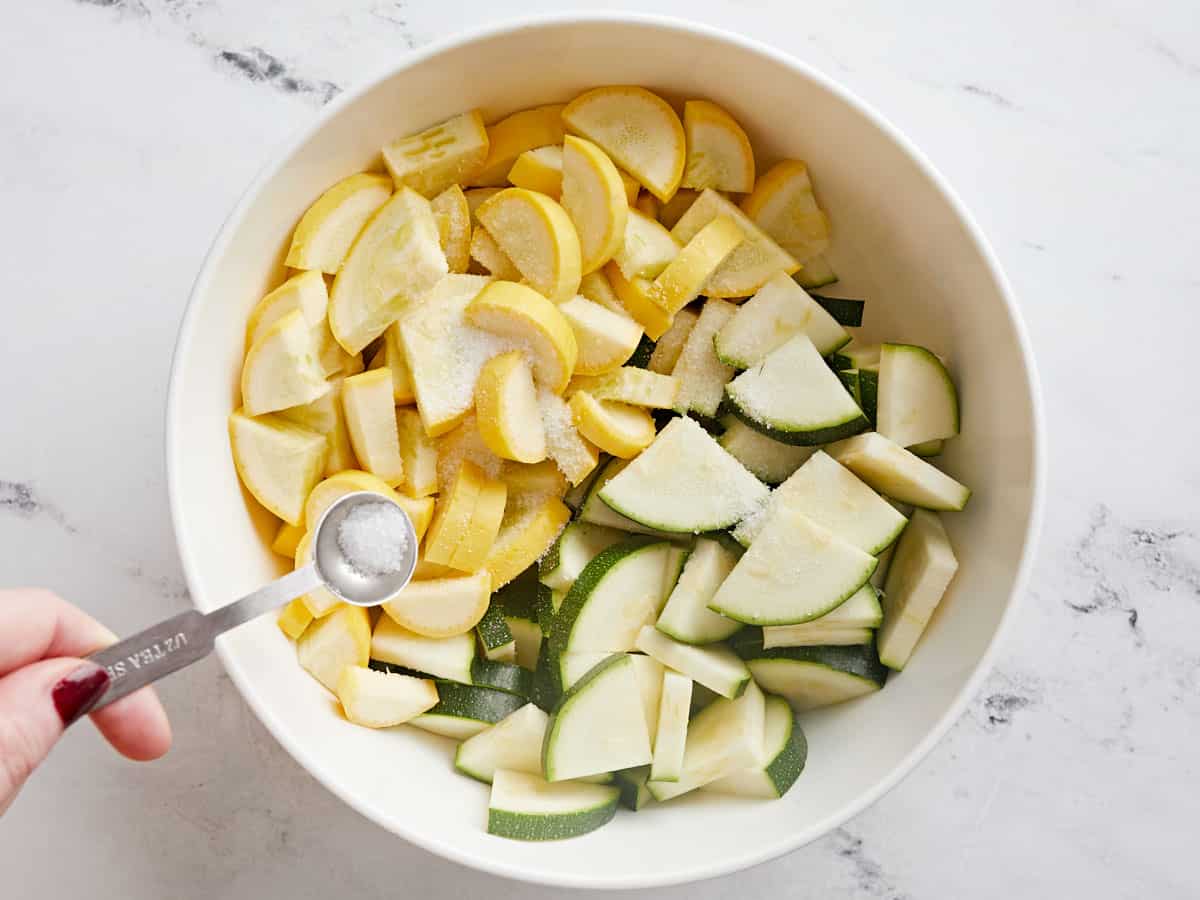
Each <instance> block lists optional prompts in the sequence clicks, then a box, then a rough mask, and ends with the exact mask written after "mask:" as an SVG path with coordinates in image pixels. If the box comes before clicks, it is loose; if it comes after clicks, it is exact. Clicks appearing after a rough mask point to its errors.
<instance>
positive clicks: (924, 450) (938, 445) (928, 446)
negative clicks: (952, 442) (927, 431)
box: [908, 438, 946, 459]
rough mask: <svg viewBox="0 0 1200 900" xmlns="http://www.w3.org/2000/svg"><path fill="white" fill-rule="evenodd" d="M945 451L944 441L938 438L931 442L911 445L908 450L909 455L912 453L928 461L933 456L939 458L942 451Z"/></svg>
mask: <svg viewBox="0 0 1200 900" xmlns="http://www.w3.org/2000/svg"><path fill="white" fill-rule="evenodd" d="M945 449H946V441H945V439H944V438H938V439H937V440H933V441H922V442H921V443H919V444H913V445H912V446H911V447H909V448H908V452H909V453H913V454H915V455H917V456H919V457H921V458H922V459H929V458H930V457H933V456H941V455H942V451H943V450H945Z"/></svg>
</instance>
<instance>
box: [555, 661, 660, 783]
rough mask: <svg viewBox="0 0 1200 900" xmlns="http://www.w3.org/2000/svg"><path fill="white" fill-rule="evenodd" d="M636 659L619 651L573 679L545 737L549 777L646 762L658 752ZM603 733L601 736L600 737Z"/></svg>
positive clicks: (560, 778) (568, 776)
mask: <svg viewBox="0 0 1200 900" xmlns="http://www.w3.org/2000/svg"><path fill="white" fill-rule="evenodd" d="M638 696H639V688H638V684H637V673H636V672H635V670H634V664H633V659H632V658H631V657H630V656H628V655H627V654H624V653H615V654H613V655H612V657H610V658H609V659H608V660H606V661H604V662H602V663H600V665H598V666H596V667H594V668H593V669H592V670H591V671H589V672H588V673H587V674H586V675H584V676H583V677H582V678H580V679H579V681H577V682H575V684H573V685H571V687H570V688H568V689H567V691H566V692H565V693H564V694H563V697H562V700H561V701H560V702H559V704H558V706H557V707H556V708H555V710H554V712H553V713H552V714H551V716H550V722H549V724H548V725H547V727H546V738H545V741H544V742H543V743H542V772H543V774H544V775H545V777H546V780H547V781H565V780H567V779H571V778H580V777H583V776H586V775H599V774H601V773H605V772H614V771H616V770H617V769H628V768H632V767H633V766H644V765H646V764H647V763H649V762H650V761H651V759H652V757H653V754H652V752H651V749H650V735H649V734H648V733H647V730H646V717H645V713H644V712H643V710H642V705H641V704H640V703H639V702H638ZM600 736H602V737H603V739H602V740H597V738H598V737H600Z"/></svg>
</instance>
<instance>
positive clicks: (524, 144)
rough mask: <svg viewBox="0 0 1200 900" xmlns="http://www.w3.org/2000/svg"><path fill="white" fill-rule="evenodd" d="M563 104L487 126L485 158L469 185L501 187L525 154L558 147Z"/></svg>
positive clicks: (531, 111) (543, 107)
mask: <svg viewBox="0 0 1200 900" xmlns="http://www.w3.org/2000/svg"><path fill="white" fill-rule="evenodd" d="M562 111H563V104H561V103H551V104H547V105H546V106H535V107H533V108H532V109H523V110H521V111H520V112H515V113H513V114H512V115H510V116H505V117H504V118H503V119H501V120H500V121H499V122H497V123H496V124H495V125H489V126H488V129H487V134H488V155H487V160H486V161H485V162H484V164H483V168H482V169H480V171H479V172H478V173H477V174H475V175H474V176H473V177H472V178H471V179H470V183H471V184H472V185H484V186H489V187H496V186H500V185H503V184H504V183H505V179H507V177H508V173H509V170H510V169H512V167H513V164H514V163H515V162H516V161H517V157H519V156H520V155H521V154H522V153H524V152H525V151H526V150H533V149H534V148H536V147H545V146H547V145H548V144H561V143H562V140H563V123H562Z"/></svg>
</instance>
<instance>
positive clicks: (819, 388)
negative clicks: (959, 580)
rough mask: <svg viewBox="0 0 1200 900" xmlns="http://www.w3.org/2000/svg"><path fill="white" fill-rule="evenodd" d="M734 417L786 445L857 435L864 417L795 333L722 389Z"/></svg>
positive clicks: (804, 337)
mask: <svg viewBox="0 0 1200 900" xmlns="http://www.w3.org/2000/svg"><path fill="white" fill-rule="evenodd" d="M725 397H726V399H727V400H728V401H729V403H730V410H731V411H732V412H733V414H734V415H735V416H737V417H738V418H739V419H741V420H742V421H743V422H745V423H746V424H747V425H749V426H750V427H751V428H753V429H755V430H756V431H761V432H762V433H763V434H765V435H766V436H767V437H769V438H773V439H775V440H777V441H782V442H783V443H785V444H801V445H804V446H812V445H814V444H824V443H825V442H827V441H836V440H839V439H840V438H844V437H849V436H850V435H852V434H857V433H858V432H860V431H862V430H863V429H864V428H866V427H867V418H866V416H864V415H863V411H862V410H861V409H859V407H858V404H857V403H855V402H854V398H853V397H851V396H850V395H849V394H848V393H847V392H846V389H845V388H844V387H843V386H842V382H841V379H839V378H838V376H837V374H836V373H835V372H834V371H833V370H832V369H830V368H829V366H827V365H826V364H825V360H824V359H822V358H821V355H820V354H819V353H817V351H816V348H815V347H813V344H812V341H810V340H809V339H808V336H807V335H804V334H797V335H796V336H795V337H793V338H791V339H790V340H788V341H787V343H785V344H783V345H782V346H780V347H777V348H776V349H774V350H772V351H771V352H770V353H768V354H767V355H766V357H764V358H763V360H762V361H761V362H759V363H758V364H757V365H755V366H754V368H752V369H747V370H746V371H745V372H743V373H742V374H741V375H739V376H737V378H735V379H733V381H731V382H729V384H727V385H726V386H725Z"/></svg>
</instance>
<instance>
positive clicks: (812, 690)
mask: <svg viewBox="0 0 1200 900" xmlns="http://www.w3.org/2000/svg"><path fill="white" fill-rule="evenodd" d="M743 634H744V635H747V638H746V639H744V640H741V641H737V642H735V643H734V650H735V651H737V653H738V655H739V656H741V657H742V659H744V660H745V661H746V665H747V666H749V667H750V671H751V672H752V673H754V680H755V682H757V683H758V684H759V685H761V686H762V689H763V690H765V691H767V692H769V693H772V694H779V695H780V696H781V697H784V698H786V699H787V701H788V703H790V704H791V705H792V708H793V709H795V710H796V711H797V712H804V711H806V710H810V709H817V708H819V707H822V706H830V705H832V704H834V703H843V702H845V701H847V700H853V699H854V698H855V697H862V696H864V695H866V694H872V693H874V692H875V691H878V690H879V689H880V688H882V687H883V685H884V682H885V681H887V673H888V670H887V667H886V666H884V664H883V663H881V662H880V661H879V656H878V654H877V653H876V652H875V647H874V645H872V644H859V645H854V646H848V647H774V648H771V649H769V650H767V649H763V646H762V640H761V637H759V636H750V633H749V632H743Z"/></svg>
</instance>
